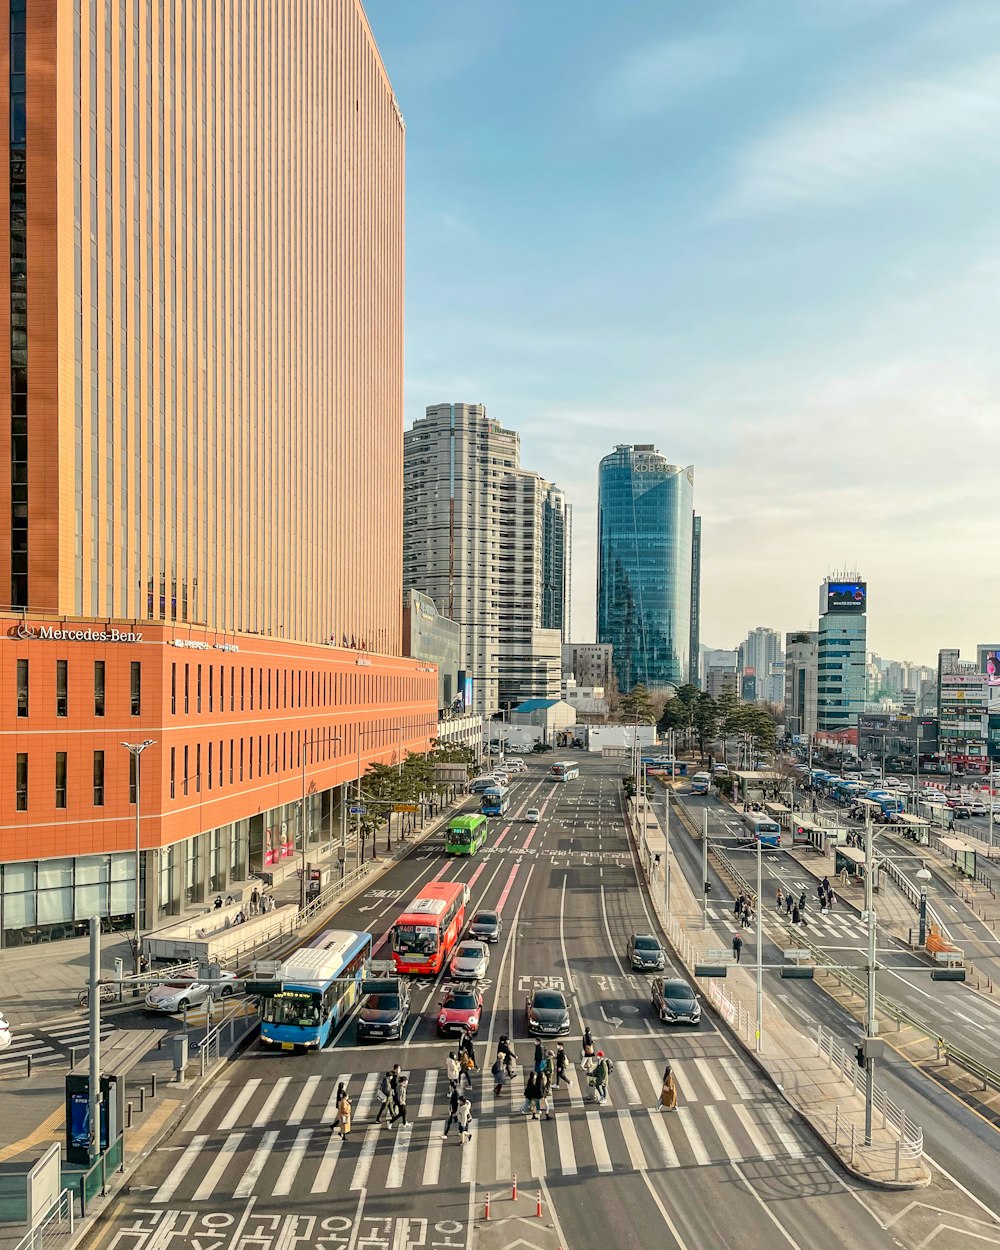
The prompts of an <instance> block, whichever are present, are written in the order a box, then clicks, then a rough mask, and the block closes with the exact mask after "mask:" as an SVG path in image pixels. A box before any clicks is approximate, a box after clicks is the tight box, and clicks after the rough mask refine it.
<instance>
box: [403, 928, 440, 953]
mask: <svg viewBox="0 0 1000 1250" xmlns="http://www.w3.org/2000/svg"><path fill="white" fill-rule="evenodd" d="M437 948H438V930H437V927H436V926H433V927H432V926H431V925H422V924H418V925H413V924H398V925H396V927H395V929H394V930H393V940H392V949H393V950H395V951H399V953H400V954H401V955H406V954H409V953H413V954H416V955H433V954H434V953H435V952H436V951H437Z"/></svg>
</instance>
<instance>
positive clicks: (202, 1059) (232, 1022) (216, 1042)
mask: <svg viewBox="0 0 1000 1250" xmlns="http://www.w3.org/2000/svg"><path fill="white" fill-rule="evenodd" d="M248 1001H250V1000H248V999H240V1001H239V1002H238V1003H235V1004H234V1005H233V1006H232V1007H231V1008H230V1009H229V1010H228V1011H227V1012H226V1013H224V1014H223V1016H222V1017H221V1018H220V1020H219V1021H218V1023H217V1024H213V1025H212V1026H211V1028H209V1029H208V1030H206V1032H205V1036H204V1037H203V1038H202V1039H201V1041H200V1042H199V1043H198V1067H199V1074H200V1075H201V1076H204V1075H205V1074H206V1073H207V1072H210V1071H211V1070H212V1068H214V1067H215V1065H216V1064H217V1063H218V1062H219V1060H220V1059H221V1058H222V1057H223V1053H224V1052H223V1047H224V1035H225V1034H226V1032H227V1031H228V1033H229V1047H230V1048H232V1047H233V1046H234V1045H235V1044H236V1023H237V1021H242V1022H243V1023H244V1025H245V1026H246V1027H245V1028H244V1029H243V1033H241V1034H240V1036H241V1037H242V1036H243V1035H244V1034H246V1033H249V1032H250V1031H251V1030H252V1029H256V1028H258V1027H259V1025H260V1020H259V1019H257V1018H256V1017H255V1016H248V1015H247V1014H246V1004H247V1002H248Z"/></svg>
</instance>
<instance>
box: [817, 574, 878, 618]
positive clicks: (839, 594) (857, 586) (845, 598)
mask: <svg viewBox="0 0 1000 1250" xmlns="http://www.w3.org/2000/svg"><path fill="white" fill-rule="evenodd" d="M867 603H868V586H867V583H865V582H827V584H826V610H827V612H853V613H855V614H857V613H860V612H864V611H865V610H866V607H867Z"/></svg>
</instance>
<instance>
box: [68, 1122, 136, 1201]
mask: <svg viewBox="0 0 1000 1250" xmlns="http://www.w3.org/2000/svg"><path fill="white" fill-rule="evenodd" d="M116 1169H117V1170H118V1171H120V1172H124V1170H125V1135H124V1133H119V1135H118V1136H117V1137H116V1138H115V1140H114V1141H113V1142H112V1143H111V1144H110V1145H109V1146H108V1148H107V1150H105V1151H104V1152H103V1153H102V1154H101V1155H100V1156H99V1157H98V1158H97V1159H96V1160H95V1161H94V1162H93V1163H92V1164H91V1165H90V1167H89V1168H87V1170H86V1171H85V1172H81V1173H79V1175H78V1176H77V1177H76V1178H75V1180H74V1184H75V1186H76V1192H77V1194H78V1195H79V1198H80V1216H81V1217H85V1216H86V1214H87V1207H88V1206H89V1205H90V1203H91V1202H93V1200H94V1199H95V1198H96V1197H97V1196H98V1194H106V1193H107V1192H108V1175H109V1173H111V1172H114V1171H115V1170H116Z"/></svg>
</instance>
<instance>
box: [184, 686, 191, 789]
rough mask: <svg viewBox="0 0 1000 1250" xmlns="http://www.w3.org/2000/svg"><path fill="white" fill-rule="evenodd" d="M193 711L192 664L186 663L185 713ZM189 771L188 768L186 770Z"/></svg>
mask: <svg viewBox="0 0 1000 1250" xmlns="http://www.w3.org/2000/svg"><path fill="white" fill-rule="evenodd" d="M190 711H191V665H190V664H185V665H184V714H185V715H187V713H188V712H190ZM185 771H187V770H185Z"/></svg>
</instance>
